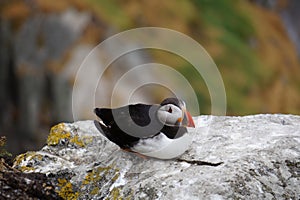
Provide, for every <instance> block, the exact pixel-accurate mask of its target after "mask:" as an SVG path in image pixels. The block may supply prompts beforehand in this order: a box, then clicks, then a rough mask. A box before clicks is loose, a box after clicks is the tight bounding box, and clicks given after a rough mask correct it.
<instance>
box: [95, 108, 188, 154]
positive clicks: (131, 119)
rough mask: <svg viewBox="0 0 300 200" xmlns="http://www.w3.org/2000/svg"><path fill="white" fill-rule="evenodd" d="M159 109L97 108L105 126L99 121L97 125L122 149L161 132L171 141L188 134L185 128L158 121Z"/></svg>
mask: <svg viewBox="0 0 300 200" xmlns="http://www.w3.org/2000/svg"><path fill="white" fill-rule="evenodd" d="M159 107H160V105H146V104H135V105H129V106H124V107H120V108H116V109H110V108H96V109H95V110H94V112H95V114H96V115H97V116H98V117H99V118H100V119H101V120H102V121H103V123H104V124H105V125H103V124H101V123H99V122H97V121H95V125H96V127H97V128H98V129H99V131H101V132H102V133H103V134H104V135H105V136H106V137H107V138H108V139H109V140H110V141H112V142H114V143H115V144H117V145H118V146H120V147H121V148H122V149H126V148H130V147H132V146H133V145H135V144H136V143H137V142H138V140H139V139H140V138H148V137H153V136H155V135H157V134H159V133H160V132H163V133H164V134H165V135H166V136H167V137H169V138H171V139H174V138H177V137H180V136H182V135H183V134H185V133H186V132H187V130H186V128H185V127H179V126H167V125H163V124H162V123H161V122H160V121H159V120H158V119H157V110H158V109H159Z"/></svg>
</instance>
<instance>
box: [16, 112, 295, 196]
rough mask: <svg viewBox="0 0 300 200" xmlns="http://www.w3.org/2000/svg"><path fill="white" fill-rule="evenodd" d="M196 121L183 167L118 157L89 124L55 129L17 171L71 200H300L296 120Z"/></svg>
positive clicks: (279, 117) (268, 117) (289, 117)
mask: <svg viewBox="0 0 300 200" xmlns="http://www.w3.org/2000/svg"><path fill="white" fill-rule="evenodd" d="M194 120H195V123H196V128H195V129H189V131H190V133H189V134H192V135H193V142H192V144H191V146H190V149H189V150H188V151H187V152H186V153H185V154H184V155H182V156H181V157H180V160H157V159H152V158H147V159H144V158H141V157H138V156H136V155H135V154H132V153H127V152H123V151H121V150H120V149H119V148H118V147H117V146H116V145H114V144H113V143H111V142H110V141H108V140H107V139H105V138H104V137H103V136H102V135H101V134H100V133H99V132H98V130H97V129H96V128H95V126H94V123H93V121H78V122H75V123H73V124H66V123H62V124H59V125H57V126H55V127H53V128H52V129H51V131H50V134H49V136H48V140H47V145H46V146H45V147H44V148H42V149H41V150H40V151H37V152H27V153H25V154H22V155H19V156H18V157H17V158H16V160H15V163H14V167H15V168H18V169H21V170H22V171H25V172H42V173H45V174H46V175H47V176H50V177H55V178H56V179H57V190H56V191H57V192H58V194H59V195H60V196H61V197H63V198H69V199H72V198H74V199H121V198H124V199H299V198H300V116H295V115H253V116H245V117H216V116H200V117H195V118H194ZM193 161H195V162H193ZM196 161H205V162H208V163H206V164H205V163H204V165H203V163H202V164H201V163H199V162H196ZM220 162H222V164H219V165H217V166H212V165H211V164H209V163H220ZM197 163H198V164H197ZM199 164H201V165H199Z"/></svg>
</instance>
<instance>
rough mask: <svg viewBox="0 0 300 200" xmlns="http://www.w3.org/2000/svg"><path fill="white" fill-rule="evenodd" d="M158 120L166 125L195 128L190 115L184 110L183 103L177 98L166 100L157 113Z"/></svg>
mask: <svg viewBox="0 0 300 200" xmlns="http://www.w3.org/2000/svg"><path fill="white" fill-rule="evenodd" d="M157 117H158V119H159V120H160V121H161V122H163V123H165V124H166V125H171V126H172V125H179V126H181V125H182V126H187V127H195V124H194V121H193V118H192V116H191V114H190V113H189V112H188V111H187V110H186V106H185V102H184V101H182V100H180V99H177V98H167V99H165V100H163V101H162V102H161V104H160V108H159V109H158V111H157Z"/></svg>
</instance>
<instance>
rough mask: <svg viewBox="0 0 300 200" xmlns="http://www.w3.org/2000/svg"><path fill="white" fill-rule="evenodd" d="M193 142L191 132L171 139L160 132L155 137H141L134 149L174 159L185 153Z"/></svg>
mask: <svg viewBox="0 0 300 200" xmlns="http://www.w3.org/2000/svg"><path fill="white" fill-rule="evenodd" d="M191 142H192V137H191V136H190V135H189V134H184V135H183V136H181V137H179V138H176V139H169V138H168V137H167V136H166V135H164V134H163V133H160V134H158V135H157V136H155V137H153V138H147V139H141V140H140V141H139V142H138V143H137V144H136V145H135V146H134V147H132V150H133V151H135V152H138V153H140V154H143V155H145V156H149V157H154V158H159V159H172V158H176V157H178V156H180V155H181V154H183V153H184V152H185V151H186V150H187V149H188V148H189V145H190V144H191Z"/></svg>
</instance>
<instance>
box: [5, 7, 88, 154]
mask: <svg viewBox="0 0 300 200" xmlns="http://www.w3.org/2000/svg"><path fill="white" fill-rule="evenodd" d="M9 5H10V4H8V5H5V6H8V7H7V9H8V10H9V9H10V8H9ZM20 5H22V6H25V8H26V9H27V12H28V13H29V14H28V16H26V17H23V16H21V17H19V16H18V15H17V13H15V15H17V16H14V17H15V18H14V17H12V18H11V17H10V16H6V15H9V14H11V15H12V14H13V13H11V12H13V10H12V11H10V12H8V11H7V13H5V10H4V11H3V13H2V16H1V18H0V30H1V32H0V51H1V55H0V64H1V67H0V70H1V75H0V83H1V86H0V87H1V88H0V100H1V106H0V111H1V114H0V119H1V125H0V129H1V130H0V131H1V135H7V136H8V143H9V146H13V147H14V148H12V149H10V150H11V151H13V153H17V152H20V151H24V150H25V148H28V147H30V148H34V149H35V148H38V147H39V146H40V145H41V142H42V141H44V140H45V135H43V134H42V132H43V130H46V131H47V129H48V127H49V125H51V124H54V123H57V122H59V121H72V113H71V94H72V93H71V92H72V86H73V85H72V82H71V80H69V78H68V77H65V76H64V75H63V73H62V71H63V70H62V66H63V62H65V61H66V57H67V56H68V52H70V50H71V48H72V46H73V45H74V44H75V42H76V41H78V40H79V39H80V38H81V37H82V34H83V31H84V28H85V26H86V25H87V22H88V20H89V18H88V16H87V15H86V14H85V13H79V12H78V11H76V10H75V9H69V10H66V11H64V12H61V13H43V12H41V11H39V12H36V10H34V8H31V7H30V6H29V4H24V5H23V4H20ZM11 6H13V3H12V4H11ZM15 6H16V9H17V7H18V5H15ZM25 8H24V9H25ZM21 11H22V10H21ZM21 11H20V12H21ZM24 12H25V11H24ZM16 24H17V26H16ZM72 24H73V25H74V26H73V27H72ZM36 144H39V145H38V146H35V145H36Z"/></svg>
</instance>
